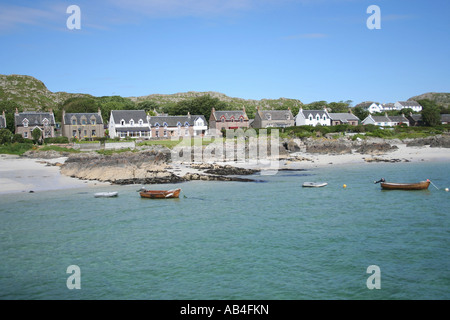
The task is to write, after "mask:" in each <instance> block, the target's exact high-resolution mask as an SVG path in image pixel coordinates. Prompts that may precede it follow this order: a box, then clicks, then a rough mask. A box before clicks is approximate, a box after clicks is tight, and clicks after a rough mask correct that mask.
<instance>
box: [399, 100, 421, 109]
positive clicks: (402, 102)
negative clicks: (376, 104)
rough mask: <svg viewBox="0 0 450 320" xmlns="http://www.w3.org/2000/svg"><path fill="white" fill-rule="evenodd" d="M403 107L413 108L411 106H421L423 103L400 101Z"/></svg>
mask: <svg viewBox="0 0 450 320" xmlns="http://www.w3.org/2000/svg"><path fill="white" fill-rule="evenodd" d="M398 103H400V104H401V105H402V106H403V107H405V108H411V107H421V105H420V104H419V103H418V102H417V101H399V102H398Z"/></svg>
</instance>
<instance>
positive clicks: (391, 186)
mask: <svg viewBox="0 0 450 320" xmlns="http://www.w3.org/2000/svg"><path fill="white" fill-rule="evenodd" d="M430 183H431V181H430V180H427V181H421V182H417V183H393V182H381V188H382V189H384V190H426V189H428V187H429V186H430Z"/></svg>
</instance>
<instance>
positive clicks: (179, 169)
mask: <svg viewBox="0 0 450 320" xmlns="http://www.w3.org/2000/svg"><path fill="white" fill-rule="evenodd" d="M397 147H398V149H397V150H394V151H391V152H389V153H386V154H383V155H367V154H358V153H352V154H343V155H328V154H308V153H298V154H291V155H290V158H289V159H286V160H282V161H272V162H269V163H267V162H266V163H255V162H239V163H234V162H229V163H225V162H217V163H218V164H221V165H224V164H230V165H234V166H238V167H242V168H252V169H262V170H263V171H262V174H264V173H267V174H275V173H276V172H277V170H279V169H283V168H284V169H311V168H320V167H323V166H331V165H334V166H337V165H350V164H363V163H367V162H366V160H367V159H369V158H374V157H376V158H378V159H385V160H394V159H396V160H399V161H405V162H406V161H410V162H442V161H450V149H448V148H430V147H429V146H424V147H406V145H404V144H397ZM299 159H303V160H301V161H299ZM65 160H66V158H58V159H51V160H47V159H46V160H43V159H30V158H22V157H18V156H10V155H0V194H5V193H17V192H30V191H33V192H39V191H48V190H60V189H67V188H86V187H87V188H95V187H97V186H105V185H109V183H101V182H97V181H83V180H79V179H75V178H70V177H67V176H64V175H62V174H61V173H60V169H59V167H57V166H47V164H46V163H47V162H51V163H55V162H60V163H64V161H65ZM367 165H370V163H367ZM170 171H172V172H174V173H176V174H177V175H181V176H183V175H184V174H186V173H187V172H191V173H193V172H198V170H195V169H192V168H190V166H189V164H173V165H172V169H171V170H170Z"/></svg>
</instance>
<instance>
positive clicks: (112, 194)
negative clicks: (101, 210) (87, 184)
mask: <svg viewBox="0 0 450 320" xmlns="http://www.w3.org/2000/svg"><path fill="white" fill-rule="evenodd" d="M118 196H119V193H118V192H99V193H96V194H94V197H95V198H115V197H118Z"/></svg>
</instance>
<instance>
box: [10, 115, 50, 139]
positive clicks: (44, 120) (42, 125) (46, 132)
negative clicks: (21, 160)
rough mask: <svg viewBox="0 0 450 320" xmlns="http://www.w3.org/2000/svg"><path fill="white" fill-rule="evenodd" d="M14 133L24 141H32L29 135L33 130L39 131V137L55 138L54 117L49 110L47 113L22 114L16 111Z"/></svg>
mask: <svg viewBox="0 0 450 320" xmlns="http://www.w3.org/2000/svg"><path fill="white" fill-rule="evenodd" d="M14 126H15V133H16V134H20V135H22V137H24V138H25V139H32V135H31V133H32V132H33V130H34V129H36V128H38V129H39V130H41V137H42V138H43V139H45V138H54V137H55V126H56V122H55V116H54V115H53V111H52V110H51V109H50V111H49V112H32V111H28V112H22V113H19V111H18V110H17V109H16V112H15V114H14Z"/></svg>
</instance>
